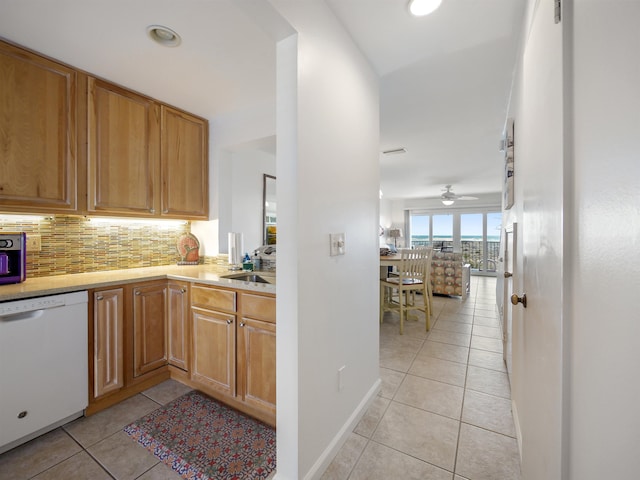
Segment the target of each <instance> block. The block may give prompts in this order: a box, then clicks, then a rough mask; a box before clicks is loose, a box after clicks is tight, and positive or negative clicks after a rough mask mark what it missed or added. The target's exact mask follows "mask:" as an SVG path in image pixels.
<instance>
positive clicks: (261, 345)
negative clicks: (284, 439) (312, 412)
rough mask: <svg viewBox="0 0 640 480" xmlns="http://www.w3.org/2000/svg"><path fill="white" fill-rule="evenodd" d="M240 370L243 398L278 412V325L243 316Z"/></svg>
mask: <svg viewBox="0 0 640 480" xmlns="http://www.w3.org/2000/svg"><path fill="white" fill-rule="evenodd" d="M238 327H239V328H238V332H239V333H238V335H239V342H238V371H239V372H241V383H242V385H241V391H240V395H241V396H242V400H243V401H244V402H245V403H247V404H250V405H253V406H255V407H258V408H260V409H261V410H265V411H267V412H269V413H272V414H274V415H275V413H276V326H275V324H274V323H270V322H263V321H261V320H254V319H250V318H243V319H242V321H241V322H240V324H239V325H238Z"/></svg>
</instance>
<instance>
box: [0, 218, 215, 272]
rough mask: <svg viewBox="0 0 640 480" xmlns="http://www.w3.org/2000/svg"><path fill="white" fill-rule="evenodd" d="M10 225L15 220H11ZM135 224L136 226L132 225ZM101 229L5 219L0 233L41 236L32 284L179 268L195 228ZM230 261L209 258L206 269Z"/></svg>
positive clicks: (83, 223) (84, 222) (70, 222)
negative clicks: (182, 240) (185, 238)
mask: <svg viewBox="0 0 640 480" xmlns="http://www.w3.org/2000/svg"><path fill="white" fill-rule="evenodd" d="M7 219H9V220H7ZM132 220H133V221H132ZM132 220H128V221H127V222H126V223H124V222H119V221H118V220H117V219H114V220H113V223H95V222H91V221H89V219H88V218H86V217H80V216H60V215H56V216H47V217H28V216H24V217H23V216H16V217H15V219H14V218H13V217H2V219H0V232H26V234H27V237H28V236H29V235H40V237H41V244H42V250H41V251H40V252H29V251H27V278H35V277H46V276H51V275H65V274H69V273H84V272H97V271H105V270H118V269H127V268H137V267H155V266H159V265H172V264H176V263H177V262H178V260H179V259H180V255H179V254H178V251H177V249H176V242H177V240H178V237H179V236H180V235H182V234H184V233H189V231H190V228H191V224H190V223H184V224H178V223H167V224H160V222H158V223H149V222H145V221H140V223H135V219H132ZM226 258H227V256H226V255H218V256H215V257H204V259H203V260H201V261H203V262H204V263H205V264H214V265H215V264H218V265H225V266H226V265H227V260H226Z"/></svg>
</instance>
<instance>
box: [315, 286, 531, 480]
mask: <svg viewBox="0 0 640 480" xmlns="http://www.w3.org/2000/svg"><path fill="white" fill-rule="evenodd" d="M495 288H496V279H495V278H491V277H472V288H471V294H470V296H469V298H468V299H467V300H466V301H462V300H461V299H459V298H456V297H438V296H436V297H434V312H433V315H432V320H431V323H432V327H431V331H430V332H426V331H425V322H424V316H423V317H421V319H420V320H419V321H417V322H405V327H404V331H405V334H404V335H402V336H401V335H399V325H398V315H397V314H395V313H390V312H387V313H386V314H385V318H384V323H383V324H382V325H381V326H380V376H381V378H382V390H381V392H380V394H379V395H378V397H377V398H376V399H375V401H374V402H373V404H372V405H371V407H370V408H369V410H368V411H367V413H366V414H365V416H364V417H363V418H362V420H361V421H360V423H359V424H358V425H357V427H356V428H355V429H354V431H353V432H352V433H351V435H350V437H349V439H348V440H347V442H346V443H345V445H344V446H343V447H342V449H341V450H340V452H339V453H338V455H337V456H336V458H335V459H334V461H333V462H332V463H331V465H330V466H329V468H328V469H327V471H326V472H325V473H324V475H323V477H322V480H356V479H357V480H360V479H362V480H364V479H366V480H389V479H403V480H413V479H415V480H431V479H433V480H441V479H442V480H519V479H520V478H521V477H520V460H519V454H518V446H517V442H516V439H515V428H514V424H513V417H512V414H511V391H510V386H509V379H508V377H507V374H506V369H505V366H504V362H503V361H502V341H501V330H500V323H499V320H498V319H497V315H496V310H495Z"/></svg>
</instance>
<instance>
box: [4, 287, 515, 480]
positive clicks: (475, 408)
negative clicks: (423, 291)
mask: <svg viewBox="0 0 640 480" xmlns="http://www.w3.org/2000/svg"><path fill="white" fill-rule="evenodd" d="M494 303H495V279H494V278H487V277H473V278H472V292H471V295H470V297H469V298H468V299H467V300H466V301H462V300H460V299H458V298H455V297H435V298H434V312H433V316H432V328H431V331H430V332H425V324H424V317H423V318H422V320H421V321H418V322H407V323H405V334H404V335H402V336H400V335H399V333H398V330H399V328H398V318H397V315H394V314H392V313H387V314H386V316H385V322H384V323H383V324H382V325H381V326H380V375H381V378H382V390H381V392H380V394H379V396H378V397H377V398H376V400H375V401H374V402H373V404H372V405H371V407H370V408H369V410H368V411H367V413H366V414H365V416H364V417H363V419H362V420H361V421H360V423H359V424H358V426H357V427H356V428H355V430H354V431H353V433H351V435H350V437H349V439H348V440H347V442H346V443H345V445H344V446H343V448H342V449H341V451H340V452H339V453H338V455H337V456H336V458H335V460H334V461H333V463H332V464H331V465H330V466H329V468H328V470H327V471H326V472H325V473H324V475H323V477H322V479H323V480H343V479H344V480H347V479H348V480H356V479H363V480H377V479H381V480H390V479H403V480H411V479H416V480H430V479H436V480H440V479H442V480H445V479H446V480H482V479H487V480H519V479H520V465H519V458H518V448H517V444H516V440H515V430H514V425H513V419H512V415H511V401H510V389H509V381H508V378H507V375H506V373H505V368H504V363H503V362H502V353H501V352H502V344H501V341H500V328H499V322H498V320H497V318H496V314H495V308H494ZM187 391H189V388H188V387H186V386H184V385H182V384H180V383H178V382H175V381H172V380H169V381H167V382H164V383H162V384H160V385H158V386H156V387H153V388H151V389H149V390H147V391H145V392H143V393H142V394H139V395H136V396H134V397H132V398H130V399H128V400H125V401H124V402H121V403H119V404H118V405H115V406H113V407H111V408H110V409H108V410H105V411H103V412H100V413H98V414H96V415H93V416H91V417H88V418H81V419H78V420H76V421H74V422H71V423H69V424H67V425H65V426H64V427H61V428H58V429H56V430H54V431H52V432H50V433H48V434H46V435H43V436H41V437H39V438H37V439H35V440H32V441H31V442H29V443H27V444H25V445H22V446H20V447H17V448H15V449H13V450H11V451H9V452H7V453H5V454H2V455H0V479H2V480H14V479H15V480H17V479H25V480H28V479H36V480H58V479H64V480H74V479H78V480H86V479H91V480H102V479H105V480H107V479H117V480H133V479H140V480H177V479H178V478H180V477H179V476H178V475H176V474H175V473H174V472H172V471H171V470H170V469H169V468H168V467H166V466H165V465H164V464H162V463H160V462H159V461H158V460H157V459H156V458H155V457H154V456H153V455H152V454H151V453H149V452H148V451H147V450H146V449H144V448H143V447H141V446H139V445H137V444H136V443H134V442H132V441H131V440H130V439H129V438H128V437H127V435H126V434H125V433H123V432H122V429H123V428H124V427H125V426H126V425H128V424H129V423H131V422H133V421H134V420H137V419H138V418H140V417H143V416H144V415H146V414H147V413H149V412H151V411H153V410H155V409H156V408H158V407H159V406H160V405H164V404H166V403H169V402H170V401H171V400H173V399H175V398H177V397H179V396H180V395H182V394H184V393H186V392H187Z"/></svg>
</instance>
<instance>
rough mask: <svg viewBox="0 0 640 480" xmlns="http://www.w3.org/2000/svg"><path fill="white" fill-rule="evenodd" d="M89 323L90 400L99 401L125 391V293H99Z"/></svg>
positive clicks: (119, 291) (93, 303)
mask: <svg viewBox="0 0 640 480" xmlns="http://www.w3.org/2000/svg"><path fill="white" fill-rule="evenodd" d="M91 308H92V310H93V314H92V315H91V316H90V321H89V338H90V339H92V342H90V349H89V350H90V352H91V351H93V355H90V358H89V365H90V368H91V370H92V373H93V375H92V376H93V381H92V382H90V386H89V388H90V390H91V392H90V398H91V399H94V398H98V397H101V396H103V395H106V394H108V393H112V392H116V391H118V390H120V389H121V388H123V387H124V291H123V289H122V288H114V289H110V290H95V291H94V292H93V295H92V302H91Z"/></svg>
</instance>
